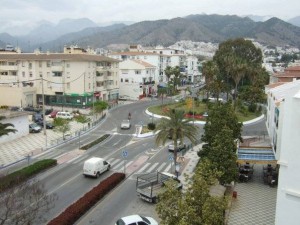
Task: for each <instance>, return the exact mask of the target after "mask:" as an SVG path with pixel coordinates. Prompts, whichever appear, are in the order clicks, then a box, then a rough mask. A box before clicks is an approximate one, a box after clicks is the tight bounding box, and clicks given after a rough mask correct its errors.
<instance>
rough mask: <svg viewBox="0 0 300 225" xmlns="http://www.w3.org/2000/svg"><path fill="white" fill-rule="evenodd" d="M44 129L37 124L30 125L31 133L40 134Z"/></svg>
mask: <svg viewBox="0 0 300 225" xmlns="http://www.w3.org/2000/svg"><path fill="white" fill-rule="evenodd" d="M41 130H42V128H41V127H40V126H39V125H37V124H36V123H32V124H29V133H39V132H40V131H41Z"/></svg>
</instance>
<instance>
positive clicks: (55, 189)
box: [48, 173, 82, 194]
mask: <svg viewBox="0 0 300 225" xmlns="http://www.w3.org/2000/svg"><path fill="white" fill-rule="evenodd" d="M79 176H82V173H79V174H77V175H76V176H74V177H72V178H70V179H69V180H67V181H66V182H64V183H62V184H61V185H59V186H57V187H56V188H54V189H53V190H52V191H50V192H48V194H52V193H53V192H55V191H57V190H58V189H60V188H61V187H62V186H64V185H66V184H67V183H69V182H71V181H72V180H74V179H75V178H77V177H79Z"/></svg>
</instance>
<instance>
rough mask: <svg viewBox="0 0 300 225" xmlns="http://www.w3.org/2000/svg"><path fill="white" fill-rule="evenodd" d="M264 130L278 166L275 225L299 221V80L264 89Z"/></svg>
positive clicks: (297, 222)
mask: <svg viewBox="0 0 300 225" xmlns="http://www.w3.org/2000/svg"><path fill="white" fill-rule="evenodd" d="M267 94H268V109H267V129H268V131H269V135H270V138H271V140H272V144H273V149H274V150H275V152H276V159H277V160H278V161H277V163H278V164H279V165H280V169H279V179H278V190H277V203H276V216H275V224H276V225H285V224H289V225H297V224H299V221H300V214H299V209H300V173H299V171H300V163H299V162H300V152H299V148H298V146H300V138H299V137H300V132H299V130H300V117H299V113H300V80H297V81H294V82H289V83H286V84H282V85H280V86H278V87H275V88H272V89H270V90H269V91H268V93H267Z"/></svg>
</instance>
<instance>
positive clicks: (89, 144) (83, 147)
mask: <svg viewBox="0 0 300 225" xmlns="http://www.w3.org/2000/svg"><path fill="white" fill-rule="evenodd" d="M109 136H110V135H109V134H104V135H103V136H101V137H100V138H98V139H96V140H95V141H93V142H91V143H88V144H87V145H84V146H82V147H80V149H81V150H88V149H89V148H91V147H93V146H94V145H96V144H99V143H100V142H102V141H104V140H105V139H106V138H108V137H109Z"/></svg>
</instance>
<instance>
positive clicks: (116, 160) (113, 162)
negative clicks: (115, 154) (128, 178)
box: [107, 159, 121, 166]
mask: <svg viewBox="0 0 300 225" xmlns="http://www.w3.org/2000/svg"><path fill="white" fill-rule="evenodd" d="M120 160H121V159H111V160H107V161H108V162H109V163H110V165H111V166H114V165H115V164H117V163H118V162H119V161H120Z"/></svg>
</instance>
